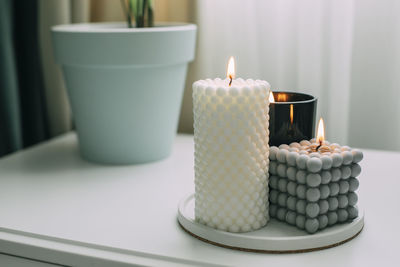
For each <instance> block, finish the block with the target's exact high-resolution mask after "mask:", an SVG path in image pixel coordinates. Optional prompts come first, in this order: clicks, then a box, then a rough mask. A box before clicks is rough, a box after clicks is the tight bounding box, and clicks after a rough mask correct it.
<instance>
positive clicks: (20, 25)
mask: <svg viewBox="0 0 400 267" xmlns="http://www.w3.org/2000/svg"><path fill="white" fill-rule="evenodd" d="M37 11H38V1H11V0H3V1H0V40H1V41H0V59H1V60H0V123H1V126H0V127H1V128H0V138H1V139H0V156H1V155H4V154H7V153H10V152H13V151H15V150H18V149H20V148H22V147H27V146H30V145H33V144H35V143H38V142H40V141H43V140H45V139H47V138H49V131H48V126H47V122H46V118H47V112H46V105H45V102H44V83H43V78H42V77H43V76H42V72H41V67H40V53H39V40H38V12H37Z"/></svg>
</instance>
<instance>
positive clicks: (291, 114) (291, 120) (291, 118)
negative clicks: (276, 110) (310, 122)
mask: <svg viewBox="0 0 400 267" xmlns="http://www.w3.org/2000/svg"><path fill="white" fill-rule="evenodd" d="M290 124H293V105H292V104H290Z"/></svg>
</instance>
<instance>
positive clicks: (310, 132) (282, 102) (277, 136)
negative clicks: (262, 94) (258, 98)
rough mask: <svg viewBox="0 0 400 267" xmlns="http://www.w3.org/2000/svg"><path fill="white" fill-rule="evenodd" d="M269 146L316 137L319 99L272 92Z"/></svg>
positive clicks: (304, 95)
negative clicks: (316, 115)
mask: <svg viewBox="0 0 400 267" xmlns="http://www.w3.org/2000/svg"><path fill="white" fill-rule="evenodd" d="M269 101H270V110H269V115H270V121H269V130H270V136H269V145H270V146H279V145H280V144H290V143H292V142H300V141H301V140H305V139H306V140H308V139H311V138H312V137H313V136H314V121H315V114H316V108H317V99H316V98H315V97H313V96H311V95H307V94H302V93H293V92H271V93H270V95H269Z"/></svg>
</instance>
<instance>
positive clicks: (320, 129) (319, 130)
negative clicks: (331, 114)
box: [316, 118, 325, 151]
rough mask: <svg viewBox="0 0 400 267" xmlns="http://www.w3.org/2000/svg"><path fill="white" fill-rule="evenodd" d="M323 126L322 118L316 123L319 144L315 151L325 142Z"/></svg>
mask: <svg viewBox="0 0 400 267" xmlns="http://www.w3.org/2000/svg"><path fill="white" fill-rule="evenodd" d="M324 128H325V126H324V120H323V119H322V118H320V119H319V122H318V127H317V142H318V143H319V146H317V148H316V150H317V151H318V149H319V148H320V147H321V146H322V143H323V142H324V140H325V129H324Z"/></svg>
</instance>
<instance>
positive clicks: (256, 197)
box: [193, 78, 270, 232]
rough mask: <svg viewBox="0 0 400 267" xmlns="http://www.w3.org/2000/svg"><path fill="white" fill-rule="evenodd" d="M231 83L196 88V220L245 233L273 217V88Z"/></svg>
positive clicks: (260, 83)
mask: <svg viewBox="0 0 400 267" xmlns="http://www.w3.org/2000/svg"><path fill="white" fill-rule="evenodd" d="M229 81H230V80H229V79H225V80H221V79H218V78H217V79H215V80H211V79H207V80H200V81H197V82H195V83H194V84H193V108H194V141H195V217H196V220H197V221H198V222H200V223H202V224H205V225H207V226H210V227H213V228H216V229H220V230H224V231H229V232H247V231H252V230H257V229H259V228H261V227H262V226H264V225H265V224H266V223H267V221H268V219H269V215H268V201H267V200H268V165H269V146H268V136H269V131H268V121H269V115H268V111H269V110H268V109H269V101H268V94H269V89H270V85H269V84H268V82H266V81H260V80H250V79H249V80H243V79H240V78H239V79H235V80H233V81H232V85H231V86H229Z"/></svg>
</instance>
